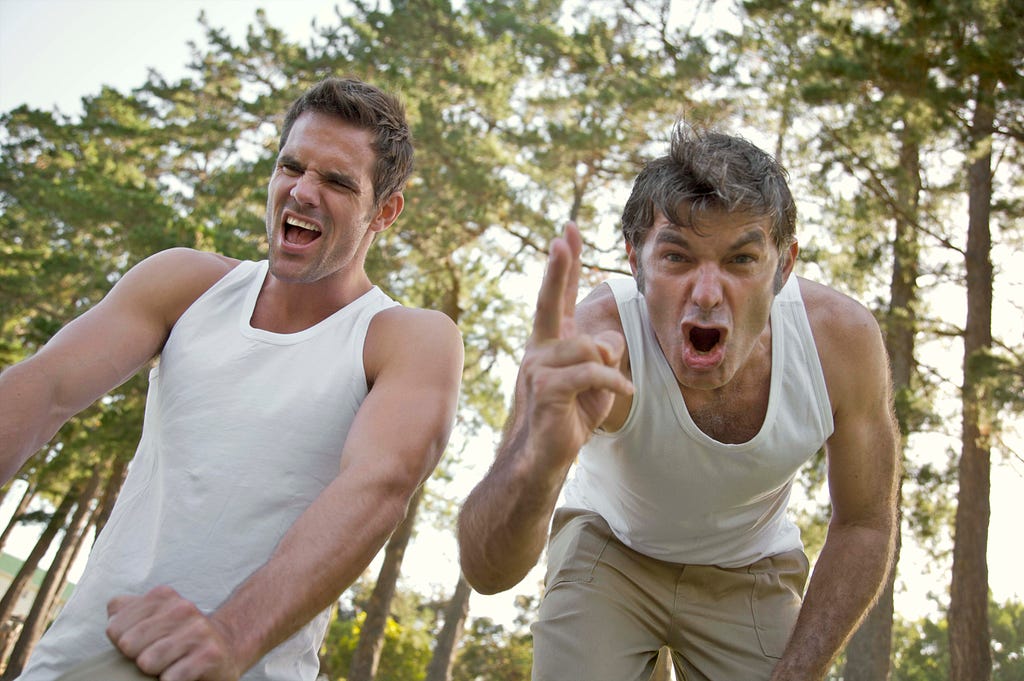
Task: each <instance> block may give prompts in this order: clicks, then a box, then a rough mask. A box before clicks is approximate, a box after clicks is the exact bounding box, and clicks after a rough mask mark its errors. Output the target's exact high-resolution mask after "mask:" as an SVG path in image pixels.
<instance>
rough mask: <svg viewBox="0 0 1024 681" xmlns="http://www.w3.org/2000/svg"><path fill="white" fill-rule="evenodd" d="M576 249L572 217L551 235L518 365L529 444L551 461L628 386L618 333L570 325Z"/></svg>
mask: <svg viewBox="0 0 1024 681" xmlns="http://www.w3.org/2000/svg"><path fill="white" fill-rule="evenodd" d="M582 248H583V241H582V238H581V237H580V233H579V230H578V229H577V227H576V225H575V224H573V223H569V224H568V225H566V227H565V232H564V234H563V236H562V237H561V238H559V239H555V240H554V241H553V242H552V244H551V253H550V256H549V258H548V268H547V271H546V272H545V274H544V280H543V282H542V283H541V288H540V293H539V294H538V296H537V313H536V316H535V317H534V323H533V334H532V335H531V337H530V341H529V343H528V344H527V348H526V352H525V354H524V357H523V364H522V377H521V380H523V381H524V385H523V388H524V389H525V391H526V414H525V416H526V418H527V419H528V426H527V428H528V433H527V437H528V438H529V439H530V441H531V443H532V447H531V449H533V450H534V451H537V452H540V453H542V456H543V457H544V458H545V459H547V460H548V461H549V462H551V463H554V464H556V467H558V468H562V467H564V468H568V466H569V464H571V463H572V461H573V459H575V457H576V454H577V452H578V451H579V448H580V447H582V446H583V444H584V443H585V442H586V441H587V440H588V439H589V438H590V435H591V433H592V432H593V431H594V429H595V428H597V427H598V426H600V425H601V424H602V423H603V422H604V420H605V418H607V416H608V413H609V412H610V411H611V408H612V405H613V403H614V401H615V396H616V394H623V395H628V394H631V393H632V391H633V386H632V384H631V383H630V381H629V380H628V379H626V377H625V376H624V375H623V374H622V371H621V368H620V362H621V359H622V353H623V352H624V351H625V348H626V342H625V339H624V338H623V337H622V334H620V333H618V332H615V331H603V332H601V333H598V334H596V335H586V334H580V333H579V332H578V331H577V329H576V321H575V309H576V294H577V291H578V289H579V277H580V253H581V251H582Z"/></svg>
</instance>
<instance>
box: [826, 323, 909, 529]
mask: <svg viewBox="0 0 1024 681" xmlns="http://www.w3.org/2000/svg"><path fill="white" fill-rule="evenodd" d="M832 356H833V357H834V358H835V360H836V361H837V362H840V363H841V364H839V365H838V366H837V367H834V368H833V371H832V376H831V380H830V383H831V384H832V385H830V393H831V394H832V395H833V396H834V397H833V411H834V417H835V430H834V432H833V434H832V436H831V437H830V438H829V440H828V442H827V445H826V449H827V453H828V470H829V473H828V478H829V490H830V494H831V497H832V506H833V518H834V520H835V521H836V522H840V523H845V524H855V525H856V524H867V525H877V524H880V523H889V522H891V519H892V514H893V512H894V509H895V499H896V484H897V480H898V474H899V470H898V456H899V434H898V430H897V426H896V420H895V417H894V413H893V407H892V385H891V380H890V376H889V366H888V359H887V355H886V352H885V347H884V344H883V342H882V339H881V333H880V332H879V330H878V327H877V324H875V322H874V320H873V319H870V320H868V321H865V322H863V323H862V324H860V325H858V326H856V327H855V328H852V329H846V333H845V334H844V335H843V339H842V344H841V348H838V349H834V351H833V353H832Z"/></svg>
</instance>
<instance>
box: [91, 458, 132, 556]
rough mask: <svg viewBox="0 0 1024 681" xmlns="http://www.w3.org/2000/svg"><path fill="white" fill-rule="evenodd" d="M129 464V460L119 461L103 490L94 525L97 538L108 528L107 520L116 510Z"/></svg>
mask: <svg viewBox="0 0 1024 681" xmlns="http://www.w3.org/2000/svg"><path fill="white" fill-rule="evenodd" d="M128 463H129V460H128V459H125V460H118V461H117V462H115V463H114V470H113V472H112V473H111V474H110V478H109V479H108V480H107V486H106V488H104V490H103V499H102V500H101V501H100V505H99V506H98V507H97V508H96V513H95V515H94V518H95V521H94V522H93V523H92V524H93V526H94V527H95V528H96V536H97V537H98V536H100V532H102V531H103V528H104V527H105V526H106V524H107V520H108V519H109V518H110V512H111V511H113V510H114V503H115V502H116V501H117V497H118V495H119V494H121V487H122V486H123V485H124V479H125V476H126V475H127V474H128Z"/></svg>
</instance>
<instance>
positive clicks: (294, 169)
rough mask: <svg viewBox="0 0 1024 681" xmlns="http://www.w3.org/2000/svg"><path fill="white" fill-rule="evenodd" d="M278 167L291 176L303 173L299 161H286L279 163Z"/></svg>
mask: <svg viewBox="0 0 1024 681" xmlns="http://www.w3.org/2000/svg"><path fill="white" fill-rule="evenodd" d="M277 169H278V170H280V171H281V172H282V173H284V174H285V175H288V176H289V177H297V176H299V175H301V174H302V168H300V167H299V165H298V164H297V163H291V162H288V161H284V162H281V163H278V164H277Z"/></svg>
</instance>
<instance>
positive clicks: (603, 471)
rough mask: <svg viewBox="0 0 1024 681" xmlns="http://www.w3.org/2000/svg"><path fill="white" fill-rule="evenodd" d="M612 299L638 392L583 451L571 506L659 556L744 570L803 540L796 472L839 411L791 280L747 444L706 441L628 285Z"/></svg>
mask: <svg viewBox="0 0 1024 681" xmlns="http://www.w3.org/2000/svg"><path fill="white" fill-rule="evenodd" d="M607 283H608V285H609V286H610V287H611V289H612V291H613V292H614V294H615V299H616V302H617V304H618V308H619V316H620V317H621V319H622V327H623V330H624V332H625V336H626V344H627V346H628V351H629V362H630V366H631V370H632V374H633V384H634V386H635V388H636V391H635V393H634V396H633V404H632V407H631V409H630V413H629V415H628V416H627V418H626V421H625V423H624V424H623V426H622V428H621V429H620V430H618V431H617V432H615V433H602V432H598V433H595V435H594V436H593V437H592V438H591V439H590V441H589V442H588V443H587V444H586V445H585V446H584V448H583V449H582V450H581V453H580V457H579V460H578V463H577V465H576V467H575V469H574V473H573V476H572V477H571V479H570V480H569V482H568V483H567V484H566V488H565V493H564V505H565V506H567V507H573V508H582V509H587V510H590V511H593V512H595V513H598V514H600V515H601V516H602V517H603V518H604V519H605V520H606V521H607V522H608V524H609V525H610V527H611V529H612V531H613V532H614V534H615V536H616V537H617V538H618V539H619V540H620V541H622V543H624V544H626V545H627V546H629V547H631V548H633V549H635V550H636V551H639V552H640V553H643V554H645V555H647V556H650V557H652V558H657V559H660V560H666V561H671V562H675V563H685V564H698V565H718V566H721V567H730V568H731V567H742V566H746V565H750V564H751V563H754V562H756V561H757V560H760V559H761V558H764V557H766V556H771V555H775V554H778V553H782V552H784V551H789V550H792V549H800V548H802V547H803V544H802V542H801V540H800V532H799V529H798V528H797V526H796V525H795V524H794V523H793V522H792V520H790V519H789V518H788V516H787V513H786V507H787V505H788V503H789V498H790V491H791V488H792V484H793V479H794V476H795V474H796V472H797V471H798V470H799V468H800V467H801V466H802V465H803V464H804V463H805V462H806V461H807V460H808V459H809V458H810V457H811V456H812V455H813V454H814V453H815V452H816V451H818V449H819V448H820V447H821V446H822V445H823V444H824V442H825V441H826V440H827V439H828V437H829V436H830V435H831V433H832V429H833V422H832V410H831V405H830V402H829V399H828V393H827V391H826V388H825V378H824V375H823V373H822V369H821V363H820V361H819V359H818V353H817V349H816V348H815V345H814V338H813V337H812V335H811V328H810V324H809V322H808V321H807V313H806V311H805V309H804V304H803V299H802V298H801V296H800V287H799V284H798V283H797V278H796V277H795V276H793V277H790V279H789V281H788V282H787V283H786V285H785V286H784V287H783V289H782V291H780V293H779V295H778V296H776V298H775V301H774V303H773V306H772V310H771V325H772V372H771V388H770V394H769V398H768V410H767V414H766V415H765V420H764V423H763V425H762V426H761V430H760V431H759V432H758V433H757V434H756V435H755V436H754V437H753V438H752V439H751V440H749V441H747V442H744V443H741V444H723V443H721V442H718V441H716V440H714V439H712V438H711V437H709V436H707V435H706V434H704V432H703V431H701V430H700V429H699V428H698V427H697V426H696V424H695V423H694V422H693V419H692V418H690V413H689V412H688V411H687V409H686V405H685V404H684V403H683V398H682V394H681V393H680V391H679V387H678V384H677V383H676V379H675V375H674V374H673V373H672V369H671V368H670V367H669V364H668V361H667V360H666V359H665V356H664V354H663V353H662V351H661V347H660V346H659V345H658V341H657V338H656V337H655V335H654V329H653V327H652V326H651V323H650V319H649V318H648V313H647V307H646V303H645V302H644V298H643V295H642V294H640V293H639V292H638V291H637V288H636V283H635V282H634V280H633V279H614V280H610V281H608V282H607Z"/></svg>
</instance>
